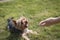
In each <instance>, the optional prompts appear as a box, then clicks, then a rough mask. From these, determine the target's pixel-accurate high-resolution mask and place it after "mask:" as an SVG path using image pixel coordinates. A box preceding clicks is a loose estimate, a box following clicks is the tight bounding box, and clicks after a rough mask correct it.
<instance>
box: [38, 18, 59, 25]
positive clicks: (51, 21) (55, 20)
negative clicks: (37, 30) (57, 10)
mask: <svg viewBox="0 0 60 40" xmlns="http://www.w3.org/2000/svg"><path fill="white" fill-rule="evenodd" d="M57 23H60V17H56V18H48V19H46V20H43V21H41V22H40V23H39V25H40V26H50V25H53V24H57Z"/></svg>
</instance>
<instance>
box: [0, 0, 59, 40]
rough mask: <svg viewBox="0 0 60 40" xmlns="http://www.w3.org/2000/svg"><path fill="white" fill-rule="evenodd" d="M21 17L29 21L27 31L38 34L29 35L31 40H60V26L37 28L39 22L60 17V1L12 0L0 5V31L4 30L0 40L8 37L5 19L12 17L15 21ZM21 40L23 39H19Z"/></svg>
mask: <svg viewBox="0 0 60 40" xmlns="http://www.w3.org/2000/svg"><path fill="white" fill-rule="evenodd" d="M21 16H25V17H26V18H27V19H28V20H29V29H32V30H34V31H37V32H38V33H39V35H31V34H29V35H28V36H29V38H30V39H31V40H60V24H56V25H52V26H48V27H41V26H38V23H39V22H40V21H41V20H44V19H46V18H49V17H55V16H60V0H13V1H10V2H4V3H0V30H4V31H3V32H1V33H0V40H7V39H6V38H7V37H8V36H9V35H10V33H9V32H8V31H7V30H6V29H5V28H6V25H7V19H8V18H9V17H14V19H15V20H16V19H18V18H19V17H21ZM11 40H16V38H14V39H11ZM18 40H20V38H19V39H18ZM21 40H24V39H23V38H21Z"/></svg>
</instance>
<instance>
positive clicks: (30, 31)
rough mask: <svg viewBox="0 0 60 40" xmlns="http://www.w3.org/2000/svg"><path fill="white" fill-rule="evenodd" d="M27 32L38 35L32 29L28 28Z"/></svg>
mask: <svg viewBox="0 0 60 40" xmlns="http://www.w3.org/2000/svg"><path fill="white" fill-rule="evenodd" d="M29 33H31V34H36V35H38V33H37V32H36V31H32V30H29Z"/></svg>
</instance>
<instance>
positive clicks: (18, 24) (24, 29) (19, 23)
mask: <svg viewBox="0 0 60 40" xmlns="http://www.w3.org/2000/svg"><path fill="white" fill-rule="evenodd" d="M10 24H11V25H10ZM8 26H10V28H9V29H12V30H13V32H14V33H18V34H19V35H21V36H22V37H23V38H24V39H25V40H30V39H29V38H28V37H27V34H29V33H32V34H36V35H37V32H35V31H32V30H29V29H28V20H27V19H26V18H25V17H20V19H18V20H16V21H15V20H12V19H11V20H10V22H9V25H8ZM12 30H11V31H12Z"/></svg>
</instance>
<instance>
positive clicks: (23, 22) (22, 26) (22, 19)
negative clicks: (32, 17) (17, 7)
mask: <svg viewBox="0 0 60 40" xmlns="http://www.w3.org/2000/svg"><path fill="white" fill-rule="evenodd" d="M17 25H18V27H19V28H20V29H22V30H24V29H25V28H27V27H28V20H27V19H26V18H25V17H20V19H18V20H17Z"/></svg>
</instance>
